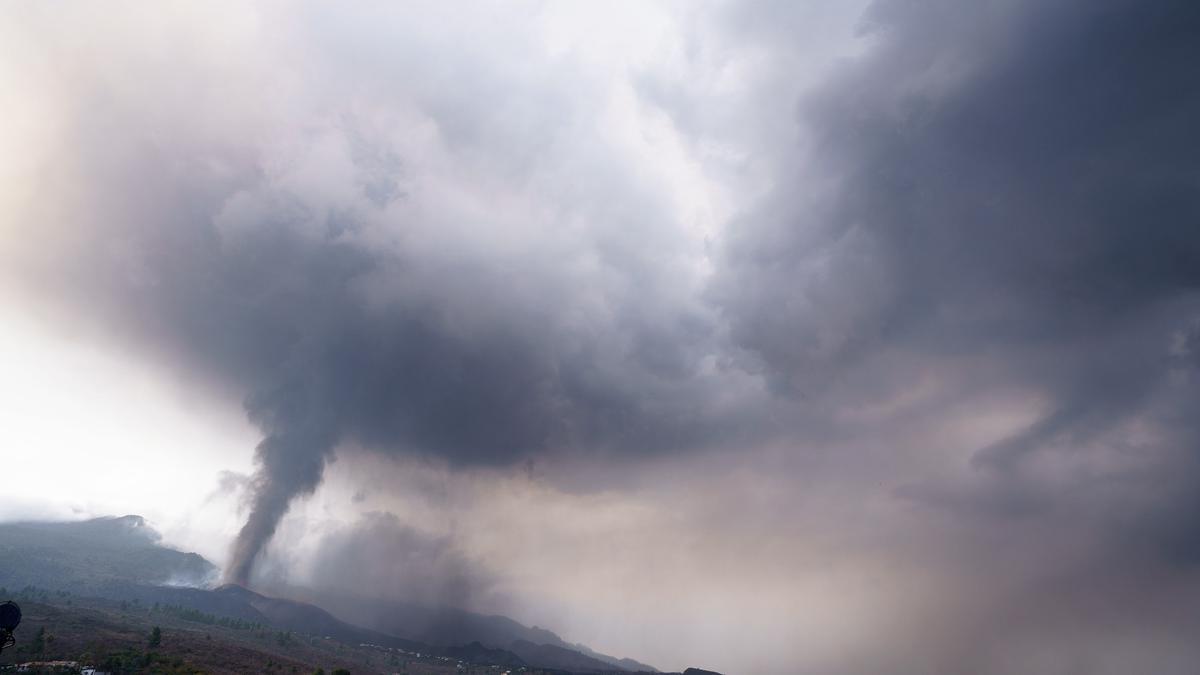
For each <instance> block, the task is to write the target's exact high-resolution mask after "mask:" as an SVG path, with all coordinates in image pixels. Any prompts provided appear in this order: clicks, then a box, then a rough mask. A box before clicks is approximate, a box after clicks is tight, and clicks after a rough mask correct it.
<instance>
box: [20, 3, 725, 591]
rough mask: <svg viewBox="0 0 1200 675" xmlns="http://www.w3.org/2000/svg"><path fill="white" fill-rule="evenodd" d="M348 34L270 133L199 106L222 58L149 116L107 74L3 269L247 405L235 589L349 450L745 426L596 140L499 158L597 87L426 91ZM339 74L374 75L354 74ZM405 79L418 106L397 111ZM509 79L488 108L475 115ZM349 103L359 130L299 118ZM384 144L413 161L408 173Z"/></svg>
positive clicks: (672, 245) (475, 457) (472, 83)
mask: <svg viewBox="0 0 1200 675" xmlns="http://www.w3.org/2000/svg"><path fill="white" fill-rule="evenodd" d="M384 15H386V16H382V17H375V18H376V19H378V20H380V21H385V20H388V19H389V17H390V15H387V13H386V12H384ZM344 20H346V21H350V22H351V24H353V25H350V26H341V25H340V23H339V22H334V23H333V24H330V25H329V26H327V27H326V28H327V30H325V31H324V32H323V33H322V34H321V37H322V40H327V41H329V42H330V43H332V46H330V45H325V46H326V47H328V50H327V51H325V52H322V53H321V58H324V59H327V60H325V61H322V60H321V58H314V61H316V62H319V63H320V65H321V66H322V67H328V68H329V69H330V70H332V71H334V73H333V75H329V76H328V79H325V78H326V74H324V71H320V72H319V73H317V74H313V75H311V81H305V83H304V84H305V86H306V87H308V88H309V89H311V91H309V90H305V91H304V92H303V93H301V94H294V100H293V99H288V101H289V102H290V103H291V104H292V105H290V106H289V105H288V104H286V103H281V104H278V105H279V110H276V111H275V112H276V113H278V114H279V115H280V117H279V118H278V119H271V120H270V121H269V122H266V123H265V124H264V123H262V120H261V119H260V118H258V115H259V113H258V112H257V110H255V109H254V106H255V105H275V103H274V102H268V101H266V99H262V100H256V101H255V103H253V104H250V105H245V104H243V102H241V101H239V100H237V97H236V96H233V95H231V96H227V97H225V98H222V99H221V100H219V101H218V100H215V99H214V100H208V99H207V98H205V96H207V94H206V92H208V91H209V90H211V89H213V88H215V89H216V90H218V91H222V89H221V87H224V86H226V85H225V80H227V79H230V75H229V73H228V72H226V71H225V70H223V69H225V68H228V67H229V64H227V63H224V62H223V61H220V59H221V58H223V56H218V61H220V64H221V65H218V66H215V67H214V66H212V65H211V64H209V63H207V62H204V61H203V60H200V61H198V62H197V63H193V62H191V61H188V59H190V58H200V57H194V56H193V55H192V54H190V53H188V54H184V55H179V54H175V53H174V52H173V51H172V50H170V49H168V50H167V51H168V52H170V54H172V55H164V58H165V59H169V58H177V59H179V60H181V61H182V62H183V63H186V64H187V66H186V67H185V68H184V71H185V74H186V77H187V81H188V82H189V86H190V87H191V89H190V90H171V91H170V92H169V93H167V94H164V95H163V96H162V97H160V98H155V97H152V96H149V95H145V94H144V92H143V91H142V90H141V88H140V87H139V86H136V85H131V86H129V87H128V88H127V89H126V88H123V87H122V84H124V82H123V81H122V80H121V79H120V78H122V77H130V78H131V79H137V76H136V75H130V74H128V73H127V72H126V70H125V69H123V68H121V67H115V66H114V65H113V64H115V63H119V62H120V59H119V58H112V57H111V56H108V55H106V56H108V58H110V59H112V63H107V62H106V67H105V69H103V73H102V74H99V75H95V74H93V75H92V76H90V79H89V78H87V77H85V78H83V79H84V80H85V83H84V85H80V86H77V87H74V88H71V87H64V89H65V90H66V91H67V92H69V99H68V100H66V101H65V102H64V103H62V108H63V109H64V110H65V111H66V112H65V113H64V115H65V116H66V117H68V118H70V120H71V122H70V123H69V124H67V125H65V127H64V129H63V138H62V139H61V140H62V142H63V143H64V144H66V145H69V146H70V147H71V155H72V158H73V160H72V162H71V163H70V165H69V166H57V167H51V168H49V169H47V170H46V175H45V180H44V181H42V182H41V183H40V184H39V187H38V188H37V198H38V199H39V200H40V203H39V204H38V206H37V207H36V208H31V209H30V213H29V214H28V218H29V220H30V222H32V223H34V225H35V226H36V227H37V229H38V230H39V234H38V236H37V237H33V238H31V239H30V243H29V244H28V245H29V247H30V250H31V252H30V253H28V254H22V253H18V254H17V255H15V256H13V260H12V261H11V262H12V263H13V264H12V268H13V269H14V270H17V269H19V270H20V273H19V274H20V276H21V277H22V281H23V283H25V284H27V286H32V287H36V288H37V289H38V292H43V293H44V292H47V291H49V292H51V293H52V294H53V295H54V296H56V298H57V299H58V300H60V301H61V300H62V299H68V302H69V303H70V304H71V305H73V311H74V312H75V313H77V314H78V315H82V316H88V317H91V318H98V320H99V322H100V323H101V324H102V325H104V326H105V327H106V330H108V331H110V332H112V333H115V334H117V335H119V336H120V337H121V338H122V339H124V340H126V342H127V344H132V345H133V346H134V347H135V348H136V349H137V350H139V351H141V352H143V353H146V354H147V355H149V356H151V357H156V358H158V359H159V360H160V361H162V362H166V363H168V364H170V365H171V366H172V367H173V368H175V369H177V370H178V371H179V372H181V373H183V374H184V375H185V376H186V377H188V378H194V379H195V381H197V382H201V381H208V382H215V383H217V386H220V387H224V388H227V389H229V390H232V391H235V392H237V393H238V394H240V395H242V396H244V397H245V398H244V401H245V408H246V410H247V413H248V416H249V418H250V420H251V421H252V422H253V423H254V424H256V425H257V426H258V427H259V428H260V429H261V430H262V432H263V434H264V438H263V440H262V442H261V443H260V444H259V445H258V448H257V453H256V461H257V464H258V471H257V473H256V475H255V476H254V478H253V480H252V482H251V488H252V497H251V506H250V515H249V517H248V520H247V522H246V524H245V527H244V528H243V530H242V533H241V535H240V536H239V538H238V541H237V543H236V544H235V547H234V555H233V563H232V565H231V567H230V570H229V576H230V578H231V579H233V580H236V581H240V582H245V581H246V580H247V579H248V578H249V575H250V572H251V569H252V566H253V564H254V560H255V558H256V556H257V555H258V553H259V551H260V550H261V549H262V546H263V545H264V543H265V542H266V541H267V540H269V539H270V537H271V536H272V534H273V533H274V531H275V529H276V527H277V525H278V523H279V520H280V518H281V517H282V516H283V514H284V513H286V512H287V510H288V508H289V505H290V504H291V503H292V501H293V499H294V498H295V497H297V496H299V495H306V494H310V493H312V492H313V491H314V490H315V489H316V488H317V486H318V485H319V484H320V482H321V479H322V475H323V469H324V466H325V464H326V462H327V461H328V460H329V459H330V457H331V456H332V453H333V452H334V451H335V449H336V448H337V447H338V446H339V444H345V443H353V444H356V445H357V446H360V447H366V448H369V449H372V450H376V451H381V452H396V453H414V454H425V455H431V456H436V457H439V458H442V459H444V460H445V461H447V462H449V463H450V464H451V465H503V464H508V463H511V462H514V461H518V460H520V459H522V458H525V457H528V456H533V455H537V454H541V453H547V452H557V453H565V454H585V453H586V454H591V455H612V456H615V457H630V456H640V455H652V454H655V453H660V452H666V451H671V450H679V449H683V448H696V447H708V446H711V445H713V444H715V443H718V442H720V439H722V438H724V437H727V436H728V435H729V434H730V433H734V432H735V431H736V428H744V425H742V424H741V423H738V424H735V425H734V426H733V427H730V426H727V425H726V424H725V421H724V420H725V419H726V418H728V419H737V418H739V417H740V413H737V412H736V410H735V409H744V408H745V402H744V401H742V400H735V399H737V397H733V398H732V399H731V397H730V396H729V394H730V392H731V391H735V390H736V388H737V387H738V386H740V385H739V384H738V383H737V382H735V381H734V380H735V379H736V373H735V374H734V378H733V379H731V378H730V377H728V376H727V375H726V373H727V372H728V368H727V367H726V365H725V364H724V363H723V362H722V361H720V360H719V359H717V358H716V356H717V355H716V351H717V348H716V346H715V345H716V341H717V337H716V327H715V326H714V324H713V318H712V316H711V313H710V312H709V310H708V309H707V308H705V307H704V306H703V305H702V303H700V302H698V301H696V300H695V299H694V298H691V297H688V296H689V292H688V288H687V284H688V282H686V281H681V280H680V275H679V274H677V272H678V271H679V270H680V269H684V268H687V267H688V266H690V265H692V264H693V261H692V259H691V256H693V255H694V254H693V253H691V252H689V251H686V250H683V249H681V248H680V247H678V246H677V243H676V236H677V232H676V230H677V229H678V227H679V223H678V222H677V221H676V218H675V216H674V214H673V213H671V211H670V208H669V205H668V203H667V201H666V200H664V199H663V198H662V197H661V196H660V195H658V194H655V193H654V192H653V191H652V190H649V189H647V188H646V186H644V185H642V184H641V182H640V181H639V180H638V178H637V177H634V176H629V175H626V174H625V173H623V172H624V171H625V167H624V166H623V164H622V162H623V161H624V158H623V157H622V156H620V154H619V153H617V152H616V151H614V150H613V149H611V148H609V147H607V146H606V145H605V144H604V143H602V142H599V141H596V140H594V139H593V138H592V135H589V134H582V135H581V136H580V140H579V142H578V143H576V144H575V145H572V146H569V147H566V148H565V149H555V148H548V149H546V150H545V151H544V152H543V153H541V154H539V155H535V156H533V157H530V156H528V155H527V154H521V155H520V156H519V157H516V158H511V157H510V156H509V153H508V150H510V149H513V148H514V147H518V146H519V147H523V148H525V149H526V150H527V149H528V147H531V146H530V143H532V142H533V141H537V140H538V139H539V138H541V137H542V135H546V136H553V135H554V134H555V133H557V132H559V131H560V130H561V131H562V132H566V131H573V130H575V126H574V125H577V124H581V122H579V121H578V118H579V116H580V115H582V114H583V112H581V111H579V110H577V109H575V108H573V107H570V106H565V105H561V103H562V99H564V97H566V98H574V97H577V96H578V95H582V92H585V91H586V86H585V85H579V84H578V82H577V80H578V79H579V78H577V77H576V75H575V73H574V72H571V71H569V70H563V69H556V68H549V69H548V74H545V75H542V76H539V78H537V79H535V80H534V81H533V84H529V83H525V84H521V83H520V82H516V79H518V78H517V77H516V75H514V74H513V72H515V66H514V71H513V72H509V71H504V70H500V71H497V69H496V66H495V65H494V64H490V63H485V62H484V61H486V59H483V60H481V59H478V58H474V56H462V57H454V58H455V59H456V62H455V64H454V65H453V67H454V68H455V70H456V72H458V78H457V79H456V80H455V84H454V86H453V87H449V86H448V85H447V84H446V83H445V82H444V81H442V80H436V81H434V80H428V75H427V74H426V72H425V69H424V60H423V59H424V56H425V53H424V51H422V50H425V49H432V50H434V51H436V48H437V45H433V46H430V45H424V44H422V43H421V40H422V39H423V38H418V37H417V36H412V38H413V44H416V45H417V46H416V47H414V46H413V45H410V44H408V43H397V42H396V41H395V40H393V39H392V38H393V37H394V36H392V35H391V34H389V33H387V32H386V31H385V32H384V33H385V34H382V35H374V39H368V40H365V41H363V40H360V39H359V38H360V37H361V36H363V35H366V36H368V37H370V36H372V34H373V31H377V30H378V29H377V28H376V27H374V26H372V27H371V28H370V29H368V27H366V26H360V25H357V24H355V21H356V20H353V19H344ZM393 28H395V26H393ZM341 30H347V31H352V32H353V35H351V36H350V37H349V38H347V36H346V35H343V34H341V33H340V32H339V31H341ZM395 30H401V29H399V28H395ZM344 41H346V42H348V43H349V44H342V43H343V42H344ZM363 42H365V43H366V44H363ZM54 48H55V47H53V46H50V47H47V49H54ZM505 49H508V46H507V43H506V44H505ZM342 50H350V52H352V53H353V54H373V55H374V56H375V57H377V58H375V60H374V62H373V65H372V67H370V68H360V69H357V70H355V69H352V68H350V64H347V63H343V62H342V61H341V60H340V59H342V58H343V57H345V53H344V52H343V51H342ZM493 51H497V52H504V53H505V54H507V52H505V51H504V50H497V49H493ZM220 54H221V52H218V55H220ZM200 56H201V57H202V56H204V54H203V53H202V52H201V53H200ZM58 58H61V59H68V58H72V57H69V56H65V55H58ZM447 58H451V56H450V55H449V54H447ZM264 61H267V62H269V58H266V57H264ZM250 65H251V66H253V65H254V64H250ZM126 67H127V68H128V69H129V70H130V71H132V73H143V75H145V73H144V71H145V70H146V69H153V66H151V65H148V64H146V63H143V62H140V61H133V62H130V63H129V64H126ZM343 67H345V70H342V68H343ZM79 68H80V69H81V70H82V71H83V72H90V71H87V66H85V65H80V66H79ZM250 70H251V72H252V73H253V72H255V71H254V69H253V68H251V69H250ZM267 70H268V71H270V68H269V67H268V68H267ZM560 71H561V72H560ZM270 72H271V77H269V78H267V79H266V80H265V82H268V83H270V84H271V85H273V84H274V82H275V80H274V79H273V77H274V74H275V73H276V72H277V71H270ZM145 76H146V77H151V78H153V77H155V76H157V74H155V73H151V74H149V75H145ZM400 76H403V77H405V78H407V80H406V81H409V82H410V85H409V89H407V90H405V91H404V92H401V94H397V95H396V96H395V97H392V96H393V88H392V86H391V83H392V82H394V81H395V78H397V77H400ZM422 78H426V79H425V80H422ZM509 79H513V80H514V86H515V87H516V89H515V90H509V89H508V88H506V87H503V86H501V87H499V88H498V89H497V90H496V91H494V92H493V94H494V95H493V96H492V97H491V99H489V100H480V101H475V100H473V97H472V95H470V94H469V91H470V90H471V89H472V88H473V87H474V88H479V87H483V86H484V85H485V84H487V83H489V82H490V83H491V85H490V86H492V87H496V82H494V81H493V80H498V81H499V82H500V84H503V83H504V82H506V81H507V80H509ZM234 81H235V82H236V81H237V80H236V78H234ZM98 82H103V83H104V84H103V85H101V84H98ZM384 84H386V85H387V86H386V87H384V86H383V85H384ZM476 85H478V86H477V87H476ZM263 86H268V85H263ZM572 87H576V88H578V91H577V90H576V89H572ZM364 90H365V91H370V92H372V93H371V94H370V95H369V96H366V97H365V100H366V103H361V104H360V106H359V108H357V109H356V108H355V107H354V106H352V105H347V106H346V108H345V109H340V110H338V114H336V115H332V116H331V115H329V114H327V113H326V112H325V111H324V110H323V109H319V108H320V105H317V106H315V107H317V108H318V109H319V110H317V111H315V112H314V110H313V109H312V107H311V106H312V103H311V98H316V99H317V100H320V101H325V100H326V99H336V98H337V97H338V96H341V95H345V96H347V97H353V96H361V94H360V93H359V92H361V91H364ZM285 93H287V92H285ZM518 94H519V95H518ZM404 95H407V96H408V98H405V96H404ZM447 97H449V98H450V99H452V101H451V104H450V109H449V110H448V109H447V108H446V106H447V105H448V104H447V100H446V99H447ZM464 97H466V99H464ZM539 97H540V98H539ZM467 99H470V100H467ZM356 100H362V99H356ZM534 103H537V104H539V105H534V106H533V107H530V106H531V104H534ZM397 110H399V111H402V113H396V111H397ZM380 111H383V112H380ZM522 111H525V112H526V113H528V114H530V115H534V116H535V117H537V119H538V124H535V125H533V126H531V125H530V124H529V120H528V119H526V118H525V117H523V116H522V115H523V114H524V113H522ZM584 112H586V111H584ZM306 115H308V116H309V117H306ZM373 115H379V116H382V117H383V118H384V119H385V120H386V123H378V122H377V121H376V120H375V118H374V117H373ZM396 115H398V117H396ZM76 117H77V119H75V118H76ZM297 120H299V121H297ZM260 124H261V126H256V125H260ZM422 125H424V126H422ZM428 128H433V129H436V130H437V132H436V134H434V135H432V136H430V135H428V134H427V132H426V129H428ZM560 128H561V129H560ZM280 129H282V130H280ZM397 135H399V136H403V137H405V140H406V141H407V142H409V144H410V146H409V147H410V148H411V147H419V148H421V149H422V150H424V151H428V152H429V155H430V156H417V157H413V158H406V157H405V156H404V153H403V152H402V151H401V150H397V149H395V147H394V143H393V141H394V140H395V136H397ZM430 138H432V139H433V140H429V139H430ZM280 139H282V140H280ZM527 141H528V142H527ZM422 144H423V145H422ZM439 153H440V154H441V155H445V157H447V158H451V159H452V160H453V162H455V164H454V167H455V168H454V171H453V172H447V173H452V174H453V175H452V176H451V177H450V178H447V177H446V176H441V178H440V180H442V181H443V182H439V178H438V177H436V176H435V177H432V178H431V177H430V176H429V174H430V173H435V172H434V171H427V172H426V173H421V172H419V171H416V170H414V169H413V168H412V164H414V163H415V164H417V165H418V166H422V164H421V162H425V165H424V166H426V168H427V169H428V167H429V166H430V165H432V166H434V167H435V168H436V167H437V164H436V161H437V159H438V155H439ZM513 154H520V153H513ZM564 162H573V163H575V164H576V165H577V166H576V167H575V168H576V170H578V171H581V172H582V173H583V174H584V175H585V176H586V179H585V180H584V181H579V180H576V179H575V178H574V177H572V175H571V174H572V172H571V171H570V170H568V171H563V170H562V167H561V164H562V163H564ZM539 189H540V190H548V191H549V192H548V193H543V194H540V193H538V192H537V191H536V190H539ZM525 202H532V204H533V206H525ZM514 204H515V206H514ZM729 400H733V402H732V403H730V402H729Z"/></svg>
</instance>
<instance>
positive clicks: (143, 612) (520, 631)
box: [0, 516, 701, 673]
mask: <svg viewBox="0 0 1200 675" xmlns="http://www.w3.org/2000/svg"><path fill="white" fill-rule="evenodd" d="M159 539H160V537H159V535H158V533H157V532H155V531H154V529H153V528H151V527H150V526H148V525H147V524H146V522H145V520H144V519H143V518H142V517H141V516H123V517H119V518H117V517H109V518H96V519H93V520H86V521H81V522H55V523H45V522H40V523H39V522H23V523H8V524H0V589H4V591H5V592H7V593H9V594H11V595H12V596H13V597H15V598H17V599H19V600H27V601H30V602H37V603H45V604H49V605H55V606H58V607H60V610H62V611H66V608H70V607H72V605H73V603H74V602H75V601H76V600H78V601H79V603H78V604H75V607H78V608H79V609H80V611H98V612H100V614H99V615H98V616H102V617H107V618H108V619H111V620H113V621H117V622H118V623H119V622H120V621H125V622H129V621H134V622H136V621H164V622H165V621H168V620H175V621H180V622H184V624H186V625H193V626H196V627H197V628H200V627H203V626H211V627H214V628H219V629H224V630H226V631H232V632H230V633H229V635H237V634H239V633H255V634H258V633H262V634H263V635H267V634H268V633H269V634H270V635H273V636H274V637H273V638H272V640H273V642H271V644H272V645H275V646H277V647H278V646H287V644H290V642H291V640H292V635H293V633H295V634H297V635H309V636H319V637H320V638H321V639H325V640H328V639H333V640H337V641H340V642H341V643H342V644H344V645H347V646H349V647H347V648H351V647H353V648H359V647H369V648H370V649H384V650H398V651H394V652H389V654H391V656H392V657H393V658H395V657H396V655H397V654H408V655H410V656H406V657H405V658H411V655H412V654H417V655H418V656H420V655H421V654H424V655H425V656H424V657H423V658H428V659H435V660H438V659H440V660H443V661H445V660H449V661H452V662H453V661H457V662H460V663H471V664H481V665H486V666H504V667H507V668H516V667H535V668H541V669H546V670H550V671H553V672H557V673H613V672H625V673H631V672H655V669H654V668H653V667H651V666H648V665H646V664H644V663H639V662H638V661H634V660H632V659H627V658H617V657H613V656H609V655H606V654H601V653H598V652H595V651H593V650H591V649H589V648H588V647H586V646H584V645H581V644H568V643H567V642H565V641H564V640H563V639H562V638H560V637H559V636H558V635H556V634H554V633H553V632H551V631H548V630H545V629H542V628H537V627H532V628H530V627H528V626H524V625H522V624H520V623H519V622H517V621H514V620H512V619H510V618H508V617H505V616H499V615H493V616H485V615H480V614H474V613H472V612H468V611H464V610H461V609H455V608H449V607H423V606H419V605H411V604H407V603H400V602H387V601H380V600H371V601H364V600H363V599H361V598H360V599H348V598H339V597H333V596H330V597H321V598H319V602H321V604H322V605H325V606H327V607H329V609H332V610H334V611H336V612H338V615H340V616H344V617H346V618H348V619H350V620H351V621H355V622H356V623H358V624H361V625H355V624H351V623H347V622H346V621H343V620H342V619H340V618H338V616H335V615H334V614H331V613H330V612H328V611H326V610H325V609H322V607H319V606H317V605H313V604H309V603H304V602H297V601H294V600H288V599H285V598H280V597H270V596H266V595H262V594H260V593H255V592H254V591H251V590H249V589H246V588H243V587H241V586H236V585H227V586H220V587H215V583H216V581H217V579H218V575H219V572H218V570H217V568H216V566H214V565H213V564H212V563H210V562H209V561H207V560H205V559H204V558H203V557H201V556H199V555H197V554H195V553H186V552H183V551H176V550H174V549H170V548H166V547H164V546H162V545H160V543H159ZM286 594H287V595H292V593H286ZM88 598H92V599H95V600H96V601H97V602H101V603H108V604H99V605H98V604H96V602H87V601H86V599H88ZM81 605H86V607H82V606H81ZM118 608H119V610H118ZM268 628H270V629H271V630H270V631H268V630H267V629H268ZM271 631H278V632H277V633H275V632H271ZM276 642H278V644H277V645H276V644H275V643H276ZM306 644H307V643H306ZM260 647H261V646H260ZM255 648H256V649H258V648H259V647H255ZM277 657H278V655H276V656H275V657H271V658H277ZM439 663H440V661H439ZM696 672H697V673H700V672H701V671H696Z"/></svg>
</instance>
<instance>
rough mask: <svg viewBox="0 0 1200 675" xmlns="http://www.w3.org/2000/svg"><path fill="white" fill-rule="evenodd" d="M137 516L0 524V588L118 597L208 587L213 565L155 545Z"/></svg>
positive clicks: (214, 571) (153, 536)
mask: <svg viewBox="0 0 1200 675" xmlns="http://www.w3.org/2000/svg"><path fill="white" fill-rule="evenodd" d="M158 542H159V535H158V533H157V532H155V531H154V529H153V528H151V527H150V526H148V525H146V521H145V519H143V518H142V517H141V516H123V517H120V518H115V517H109V518H96V519H93V520H84V521H80V522H57V523H35V522H26V523H5V524H0V586H4V587H7V588H9V589H19V588H24V587H26V586H36V587H39V588H47V589H52V590H64V591H70V592H73V593H80V594H96V595H102V596H113V597H120V596H121V595H123V593H122V591H123V590H124V588H123V587H126V586H129V585H133V584H161V585H167V586H207V585H210V584H212V583H213V582H215V581H216V580H217V576H218V570H217V568H216V566H215V565H213V564H212V563H210V562H209V561H207V560H205V559H204V558H203V557H201V556H199V555H197V554H195V553H184V552H182V551H176V550H174V549H170V548H166V547H164V546H161V545H159V543H158Z"/></svg>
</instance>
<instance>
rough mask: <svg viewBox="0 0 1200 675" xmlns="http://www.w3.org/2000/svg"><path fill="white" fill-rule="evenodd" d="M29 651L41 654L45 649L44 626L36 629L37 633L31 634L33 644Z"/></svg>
mask: <svg viewBox="0 0 1200 675" xmlns="http://www.w3.org/2000/svg"><path fill="white" fill-rule="evenodd" d="M30 651H32V652H33V653H34V654H41V653H42V652H44V651H46V627H45V626H42V627H41V628H39V629H38V632H37V635H34V636H33V645H32V646H31V647H30Z"/></svg>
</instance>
